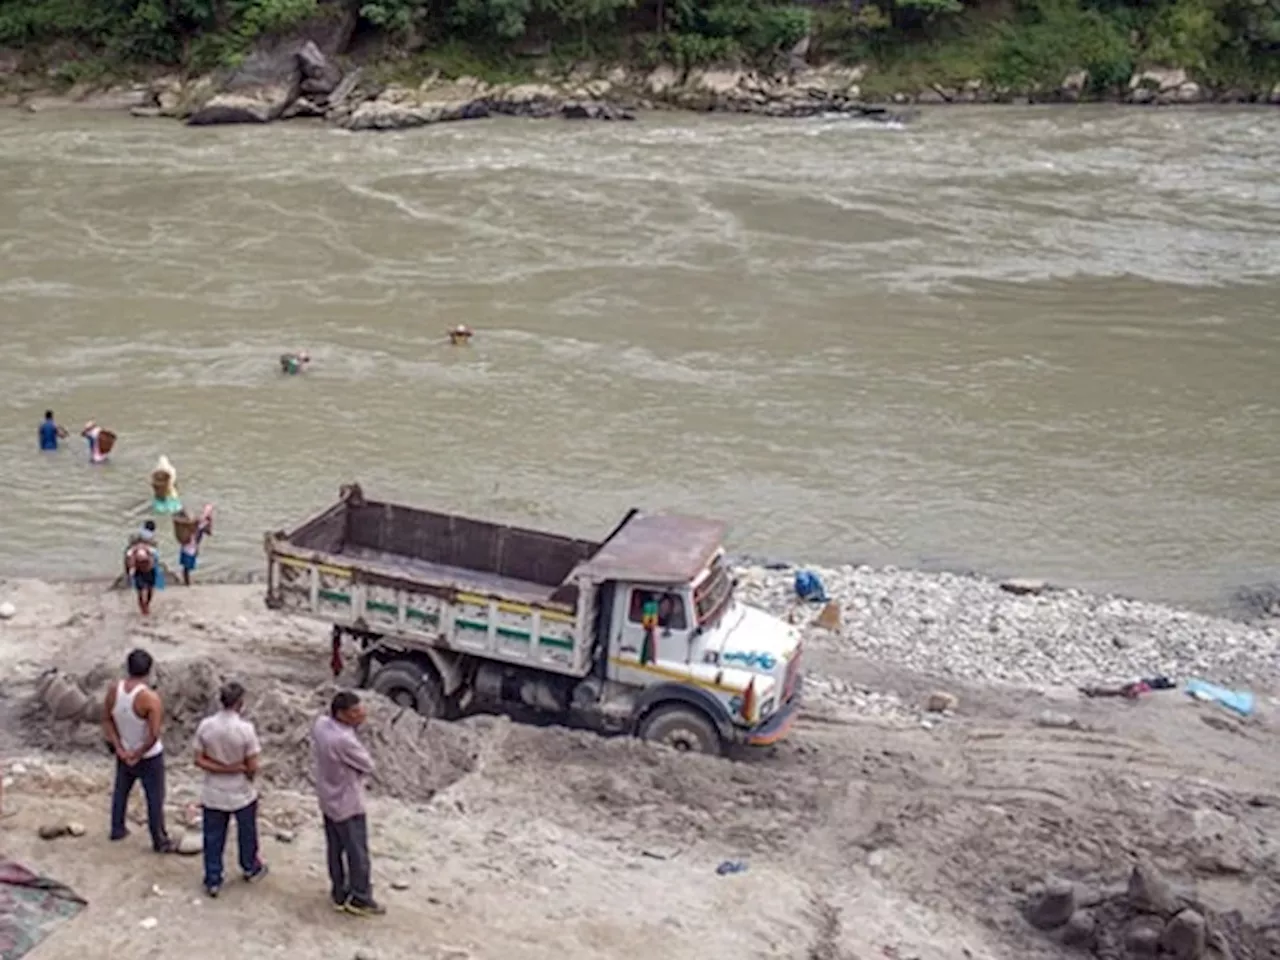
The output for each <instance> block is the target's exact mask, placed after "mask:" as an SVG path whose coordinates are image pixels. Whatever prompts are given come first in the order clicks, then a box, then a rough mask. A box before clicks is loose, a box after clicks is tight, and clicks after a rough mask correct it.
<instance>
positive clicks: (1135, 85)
mask: <svg viewBox="0 0 1280 960" xmlns="http://www.w3.org/2000/svg"><path fill="white" fill-rule="evenodd" d="M1128 99H1129V102H1130V103H1154V104H1169V103H1200V102H1201V101H1203V100H1204V99H1205V93H1204V90H1203V88H1201V86H1200V84H1198V83H1196V82H1195V81H1194V80H1192V79H1191V78H1190V77H1189V76H1187V71H1186V70H1183V69H1182V68H1180V67H1179V68H1176V69H1174V68H1163V67H1149V68H1147V69H1146V70H1139V71H1137V72H1135V73H1134V75H1133V77H1132V78H1130V80H1129V96H1128Z"/></svg>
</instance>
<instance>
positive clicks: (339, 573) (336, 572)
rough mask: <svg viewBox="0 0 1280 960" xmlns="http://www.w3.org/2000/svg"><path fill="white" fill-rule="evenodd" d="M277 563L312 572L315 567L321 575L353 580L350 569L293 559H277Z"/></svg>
mask: <svg viewBox="0 0 1280 960" xmlns="http://www.w3.org/2000/svg"><path fill="white" fill-rule="evenodd" d="M276 563H278V564H280V565H281V566H282V567H297V568H298V569H299V570H310V569H311V568H312V567H315V568H316V569H317V570H319V571H320V572H321V573H327V574H329V575H330V576H334V577H345V578H346V579H347V580H350V579H351V570H350V569H349V568H348V567H331V566H329V565H328V564H327V563H309V562H308V561H306V560H295V559H294V558H293V557H276Z"/></svg>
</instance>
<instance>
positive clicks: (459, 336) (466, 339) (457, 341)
mask: <svg viewBox="0 0 1280 960" xmlns="http://www.w3.org/2000/svg"><path fill="white" fill-rule="evenodd" d="M471 336H472V331H471V328H470V327H468V326H467V325H466V324H465V323H460V324H458V325H457V326H456V327H454V328H453V329H452V330H450V331H449V342H450V343H451V344H453V345H454V346H455V347H465V346H466V345H467V344H469V343H470V342H471Z"/></svg>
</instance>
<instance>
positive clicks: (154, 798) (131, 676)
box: [102, 650, 176, 853]
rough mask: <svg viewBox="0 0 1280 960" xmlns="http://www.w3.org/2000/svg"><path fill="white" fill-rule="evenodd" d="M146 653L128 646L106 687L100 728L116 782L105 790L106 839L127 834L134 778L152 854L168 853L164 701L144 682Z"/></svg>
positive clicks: (170, 846)
mask: <svg viewBox="0 0 1280 960" xmlns="http://www.w3.org/2000/svg"><path fill="white" fill-rule="evenodd" d="M151 665H152V661H151V654H149V653H147V651H145V650H134V651H133V652H132V653H130V654H129V656H128V658H127V659H126V661H125V666H126V670H127V673H128V675H127V676H126V677H125V678H124V679H123V680H121V681H119V682H118V683H116V684H114V685H112V686H111V687H110V688H108V690H107V701H106V706H105V709H104V710H103V713H102V732H103V733H104V734H105V735H106V738H107V743H108V744H109V745H110V747H111V749H112V750H113V751H114V752H115V755H116V782H115V789H114V790H113V791H112V794H111V839H112V840H123V839H124V838H125V837H127V836H128V835H129V830H128V827H126V826H125V821H124V818H125V812H126V810H127V809H128V806H129V794H130V793H132V792H133V785H134V783H135V782H136V781H138V780H141V781H142V792H143V793H144V794H145V795H146V798H147V828H148V829H149V830H150V831H151V848H152V849H153V850H155V852H156V853H173V852H174V850H175V849H176V848H175V845H174V843H173V841H171V840H170V839H169V835H168V834H167V833H166V832H165V827H164V744H163V743H162V742H161V740H160V728H161V724H162V723H163V721H164V705H163V704H162V703H161V702H160V695H159V694H157V693H156V692H155V691H154V690H152V689H151V688H150V687H148V686H147V677H149V676H150V675H151Z"/></svg>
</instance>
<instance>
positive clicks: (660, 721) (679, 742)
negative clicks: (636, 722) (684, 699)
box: [639, 703, 724, 757]
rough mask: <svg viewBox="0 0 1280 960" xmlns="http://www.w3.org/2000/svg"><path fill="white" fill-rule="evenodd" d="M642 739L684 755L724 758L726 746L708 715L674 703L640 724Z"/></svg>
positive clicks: (659, 709) (661, 708)
mask: <svg viewBox="0 0 1280 960" xmlns="http://www.w3.org/2000/svg"><path fill="white" fill-rule="evenodd" d="M639 735H640V739H641V740H648V741H650V742H652V743H661V744H664V745H666V746H668V747H671V748H672V749H674V750H679V751H681V752H682V753H705V754H709V755H711V756H717V757H718V756H720V754H721V753H723V752H724V744H723V743H722V742H721V740H720V734H719V733H717V732H716V728H715V725H714V724H713V723H712V722H711V721H710V720H708V719H707V715H706V714H704V713H703V712H702V711H701V710H698V709H696V708H694V707H686V706H684V705H682V704H678V703H673V704H670V705H668V706H665V707H659V708H658V709H657V710H654V711H653V713H651V714H649V716H647V717H645V719H644V722H643V723H641V724H640V733H639Z"/></svg>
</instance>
